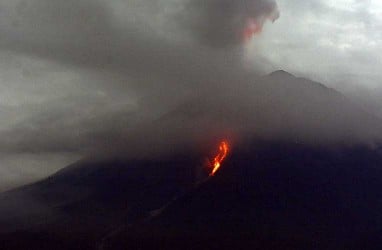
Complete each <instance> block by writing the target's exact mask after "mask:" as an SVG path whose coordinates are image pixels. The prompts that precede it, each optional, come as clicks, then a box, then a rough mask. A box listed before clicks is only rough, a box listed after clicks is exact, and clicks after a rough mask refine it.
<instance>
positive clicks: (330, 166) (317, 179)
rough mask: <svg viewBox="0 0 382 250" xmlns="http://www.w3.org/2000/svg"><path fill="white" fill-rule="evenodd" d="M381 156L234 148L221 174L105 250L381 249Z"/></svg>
mask: <svg viewBox="0 0 382 250" xmlns="http://www.w3.org/2000/svg"><path fill="white" fill-rule="evenodd" d="M381 166H382V157H381V154H380V153H379V152H378V151H375V150H370V149H368V148H365V147H349V148H346V149H345V148H341V149H338V148H337V149H335V148H330V149H328V148H322V147H321V148H318V147H307V146H304V145H299V144H294V145H293V144H284V143H274V144H273V143H266V144H256V145H250V146H248V145H247V146H246V147H242V148H240V149H236V150H235V151H234V152H233V153H232V155H231V156H230V157H229V158H228V159H227V161H226V162H225V163H224V165H223V166H222V168H221V170H220V171H219V172H218V173H217V174H216V176H215V177H213V178H211V179H210V180H209V181H208V182H206V183H204V184H202V185H201V186H199V187H198V188H197V189H195V190H194V191H193V192H190V193H189V194H187V195H185V196H183V197H182V198H180V199H178V200H177V201H175V202H174V203H173V204H171V205H170V206H169V207H168V208H167V209H166V210H165V211H164V212H163V213H162V214H160V215H159V216H158V217H155V218H153V219H152V220H151V221H148V222H144V223H138V224H136V225H134V226H132V227H131V228H129V229H126V230H125V231H124V232H120V233H119V234H117V235H115V236H114V237H112V238H110V239H108V242H107V243H106V244H105V245H106V246H107V247H105V249H110V250H111V249H113V250H117V249H153V248H156V249H375V248H376V247H378V246H381V244H382V238H381V236H380V235H381V234H380V232H381V229H382V228H381V225H382V216H380V211H381V209H382V168H381Z"/></svg>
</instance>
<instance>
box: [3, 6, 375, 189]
mask: <svg viewBox="0 0 382 250" xmlns="http://www.w3.org/2000/svg"><path fill="white" fill-rule="evenodd" d="M277 2H278V6H279V7H278V9H279V10H280V12H281V15H280V18H279V20H277V21H276V22H275V23H274V24H272V23H271V22H265V20H268V19H270V20H275V19H277V17H278V11H277V10H278V9H277V5H276V4H275V2H273V1H266V0H256V1H249V0H246V1H240V2H239V1H237V2H234V1H228V0H227V1H225V0H222V1H217V0H208V1H207V0H206V1H202V0H200V1H199V0H194V1H191V2H189V1H186V0H157V1H150V3H146V2H143V1H139V0H128V1H118V0H113V1H110V0H109V1H106V0H92V1H91V0H67V1H62V0H28V1H27V0H4V1H2V2H1V3H0V57H1V59H2V60H1V61H0V90H1V91H0V115H1V118H2V119H0V131H1V143H0V151H1V154H0V163H1V166H0V175H1V176H2V179H0V189H4V188H9V187H10V186H14V185H15V183H18V184H20V183H23V182H26V181H30V180H32V179H37V178H39V177H42V176H46V175H48V174H50V173H52V172H53V171H55V170H56V169H59V168H61V167H63V166H65V165H66V164H68V163H69V162H71V161H74V160H76V159H79V158H80V157H82V156H85V155H88V154H89V153H92V152H94V151H99V150H101V151H103V152H104V151H107V150H110V151H115V149H116V148H118V149H120V148H123V149H125V148H128V149H131V147H134V148H136V149H137V150H138V149H139V150H142V149H143V148H147V145H148V144H147V142H146V141H145V142H146V143H143V142H142V137H145V139H146V140H147V138H150V139H151V140H152V144H150V145H151V146H152V147H153V148H152V149H150V150H148V152H151V151H158V148H165V146H164V145H163V144H169V143H170V144H171V145H172V146H173V147H174V145H177V146H179V147H181V145H183V143H184V141H189V140H190V138H189V137H193V138H197V137H198V135H199V136H202V135H204V133H207V134H213V131H214V130H216V125H214V124H215V123H216V122H217V121H219V128H220V129H222V130H224V131H227V130H229V129H232V130H234V132H235V130H237V131H239V130H240V131H241V130H243V128H242V127H240V126H238V124H239V122H238V121H240V122H243V123H249V122H254V120H252V118H248V117H247V116H246V115H244V114H245V113H244V111H243V112H242V114H243V115H242V116H239V117H235V118H237V120H238V121H236V122H235V124H233V123H232V122H231V121H230V119H229V118H230V117H231V116H230V115H228V117H224V116H223V117H222V115H217V116H211V115H210V114H211V113H212V111H213V112H214V113H216V112H217V113H219V112H221V109H223V108H222V107H227V108H228V107H229V105H228V104H229V103H228V101H222V100H223V99H224V98H225V99H224V100H229V102H230V103H235V104H238V105H239V107H240V108H241V109H242V110H246V109H248V110H249V109H250V107H252V105H253V102H252V101H246V100H249V99H251V100H252V99H253V96H251V95H250V94H248V93H247V92H248V86H247V85H248V84H249V83H252V82H253V81H254V79H256V77H258V76H256V77H254V76H253V74H254V73H256V74H260V75H261V74H265V73H269V72H271V71H273V70H276V69H285V70H287V71H290V72H292V73H294V74H296V75H298V76H305V77H308V78H312V79H316V80H319V81H321V82H323V83H325V84H326V85H328V86H330V87H335V88H337V89H339V90H341V91H342V92H344V93H347V94H348V95H350V96H354V97H356V98H357V99H356V100H358V101H359V102H360V103H362V105H364V107H366V108H368V109H369V110H370V111H371V112H372V111H377V110H378V108H379V107H382V103H379V101H378V98H379V97H380V96H381V95H380V94H379V93H382V90H381V88H380V85H379V83H380V80H381V79H382V76H381V71H380V70H378V69H380V68H381V66H382V65H381V64H382V62H381V58H380V56H379V55H380V54H381V52H382V43H381V38H382V37H381V33H380V32H379V31H380V30H381V28H382V27H381V26H382V18H381V14H382V4H381V3H379V1H377V0H374V1H373V0H370V1H355V0H354V1H353V0H342V1H335V2H334V1H329V0H315V1H313V0H311V1H299V0H289V1H287V0H278V1H277ZM248 6H249V7H248ZM247 18H255V19H256V20H258V21H259V22H260V23H261V24H262V23H263V22H265V28H264V29H263V32H262V34H261V35H257V36H256V37H255V38H254V39H253V40H252V41H250V42H249V43H248V44H247V45H245V47H244V48H243V47H242V46H241V43H240V42H241V41H240V32H241V31H242V29H243V26H245V24H246V20H247ZM230 34H233V35H232V36H230ZM248 78H251V81H249V80H248ZM233 82H234V83H236V84H235V85H234V86H232V85H233V84H232V83H233ZM216 90H218V91H217V92H218V94H217V97H216V99H215V103H218V105H216V106H211V103H213V102H212V101H198V103H199V104H200V103H202V104H200V105H197V106H196V107H195V106H192V107H193V109H196V111H195V112H196V113H198V112H200V110H199V108H200V107H203V108H200V109H205V108H206V107H209V108H210V110H211V112H210V113H209V112H207V115H206V114H204V115H200V116H199V115H197V116H196V118H195V117H192V116H191V118H190V117H189V116H188V115H189V114H188V115H187V116H186V117H183V116H182V115H180V116H179V114H178V113H177V112H178V111H179V110H182V109H184V107H187V105H190V104H187V102H188V101H190V100H194V98H195V96H196V97H198V98H200V97H204V96H206V97H207V96H211V93H214V92H216ZM258 90H259V89H257V91H254V93H256V92H261V91H258ZM219 91H220V92H221V93H220V94H219ZM231 92H232V93H233V92H234V93H237V95H228V96H227V93H231ZM251 93H252V92H251ZM223 97H224V98H223ZM257 97H258V99H259V100H262V99H261V96H257ZM370 97H371V98H372V101H369V100H367V99H368V98H370ZM243 100H244V101H243ZM264 103H267V102H266V100H264ZM179 104H181V107H178V106H179ZM262 109H264V106H261V105H259V109H258V111H256V112H258V113H256V112H255V113H256V114H259V116H261V112H260V110H262ZM174 110H175V111H174ZM219 110H220V111H219ZM325 110H327V108H325ZM169 111H173V112H174V113H175V115H174V116H173V117H171V119H168V120H166V121H165V122H162V123H161V122H160V121H161V120H163V119H164V118H162V115H163V114H166V113H168V112H169ZM187 112H189V111H187ZM187 112H185V113H187ZM230 112H231V114H235V113H236V111H235V109H232V110H231V111H230ZM191 113H192V112H191ZM345 113H346V112H345ZM335 116H338V115H337V113H336V112H334V113H333V117H335ZM231 118H232V117H231ZM300 118H301V117H299V119H300ZM358 118H359V117H358ZM187 119H190V120H187ZM347 119H350V120H349V121H353V120H352V119H353V118H347ZM273 120H274V119H273ZM302 120H303V119H302ZM158 121H159V124H160V126H157V127H156V129H153V125H152V124H158ZM179 121H181V122H179ZM174 123H175V124H177V126H175V127H171V124H174ZM274 123H275V124H276V123H277V121H274ZM309 123H310V120H308V119H306V124H309ZM190 124H191V125H190ZM211 124H212V125H213V126H212V125H211ZM290 124H291V125H290V126H291V127H293V126H294V125H293V124H295V123H294V120H293V119H291V120H290ZM166 126H168V127H170V128H171V133H169V134H166V133H164V132H163V130H165V129H166ZM187 126H190V127H189V128H188V127H187ZM301 126H303V127H302V128H304V125H301ZM158 127H159V128H158ZM271 127H272V126H271ZM295 127H298V126H295ZM138 128H139V129H138ZM195 128H198V129H195ZM201 128H202V129H201ZM298 128H299V129H301V128H300V127H298ZM334 128H335V126H334V125H333V127H331V126H330V125H328V128H325V129H323V130H322V131H324V130H325V133H323V132H322V131H321V133H320V135H322V134H325V135H328V136H332V135H333V133H334V132H333V131H336V132H337V131H338V130H337V129H338V127H336V129H334ZM167 129H168V128H167ZM246 129H253V127H250V128H245V129H244V130H246ZM256 129H257V130H259V131H263V132H264V133H268V134H269V133H276V132H275V131H278V132H279V131H281V130H283V129H281V128H278V127H277V126H273V127H272V129H270V130H269V131H268V130H266V129H265V125H264V126H263V127H262V126H260V125H259V126H258V127H256ZM339 129H341V128H339ZM201 130H202V131H204V133H203V134H202V135H201V134H200V131H201ZM302 130H304V129H302ZM318 130H319V129H318ZM148 131H150V133H148ZM184 131H187V132H186V133H185V132H184ZM237 131H236V132H237ZM330 131H331V132H330ZM278 132H277V133H278ZM158 133H159V134H161V133H162V134H163V133H164V134H166V136H164V137H163V138H161V137H156V136H155V135H157V134H158ZM307 134H309V135H311V134H312V133H311V131H310V130H308V129H306V130H304V136H305V135H307ZM132 135H134V136H132ZM186 135H187V136H186ZM214 136H221V135H220V134H219V133H218V134H217V135H214ZM301 136H302V135H301ZM302 137H303V136H302ZM174 138H176V140H175V139H174ZM172 140H173V141H172ZM195 140H198V139H195ZM126 141H127V142H129V143H126ZM139 150H138V151H139ZM38 162H41V165H39V164H38ZM26 165H28V168H29V169H28V171H30V172H32V173H33V174H30V175H29V174H28V175H29V176H33V178H30V177H28V178H26V176H25V175H26V173H30V172H28V171H25V169H26V168H27V167H26Z"/></svg>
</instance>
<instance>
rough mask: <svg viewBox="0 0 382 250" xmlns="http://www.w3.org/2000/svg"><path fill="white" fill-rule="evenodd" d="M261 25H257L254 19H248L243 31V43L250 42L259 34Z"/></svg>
mask: <svg viewBox="0 0 382 250" xmlns="http://www.w3.org/2000/svg"><path fill="white" fill-rule="evenodd" d="M262 28H263V24H262V23H259V22H258V21H257V20H256V19H253V18H249V19H248V20H247V25H246V26H245V29H244V31H243V39H244V41H245V42H246V41H248V40H250V39H251V38H252V37H253V36H254V35H256V34H258V33H260V32H261V31H262Z"/></svg>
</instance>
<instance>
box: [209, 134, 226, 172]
mask: <svg viewBox="0 0 382 250" xmlns="http://www.w3.org/2000/svg"><path fill="white" fill-rule="evenodd" d="M228 151H229V145H228V142H227V141H222V142H220V144H219V153H218V154H217V155H216V156H215V158H214V161H213V169H212V172H211V173H210V176H214V175H215V173H216V172H217V171H218V170H219V168H220V166H221V164H222V162H223V160H224V159H225V158H226V157H227V154H228Z"/></svg>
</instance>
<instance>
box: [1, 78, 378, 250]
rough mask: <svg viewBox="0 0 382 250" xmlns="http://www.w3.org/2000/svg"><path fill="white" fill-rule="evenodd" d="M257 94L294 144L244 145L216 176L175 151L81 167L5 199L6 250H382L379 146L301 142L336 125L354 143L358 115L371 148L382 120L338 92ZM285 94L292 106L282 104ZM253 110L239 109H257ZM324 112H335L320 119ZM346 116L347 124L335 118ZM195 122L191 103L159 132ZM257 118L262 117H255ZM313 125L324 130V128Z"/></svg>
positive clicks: (269, 89)
mask: <svg viewBox="0 0 382 250" xmlns="http://www.w3.org/2000/svg"><path fill="white" fill-rule="evenodd" d="M257 84H258V85H261V86H266V88H265V87H264V88H260V90H261V91H263V92H264V93H263V94H264V95H266V96H268V97H269V96H271V98H268V99H267V100H268V102H269V103H262V102H259V105H260V106H261V105H265V106H267V107H271V108H272V110H273V111H275V112H276V111H277V112H278V113H280V114H282V115H283V117H282V119H283V121H284V124H282V125H284V126H289V127H290V128H291V132H292V134H294V135H295V136H294V137H293V138H297V139H294V140H291V139H290V138H288V137H282V136H280V137H277V139H275V138H269V137H263V138H259V137H250V138H246V139H245V140H243V141H242V142H241V143H240V144H238V145H232V147H231V145H230V151H229V154H227V155H226V154H224V157H218V158H219V159H220V160H222V159H224V161H221V162H220V163H221V164H220V166H219V167H220V168H219V170H218V171H216V172H215V173H214V174H213V176H212V175H211V176H210V177H208V176H209V174H210V173H209V172H207V173H202V174H200V171H199V170H200V169H203V168H204V166H205V158H206V157H207V158H209V156H208V155H205V154H200V152H192V153H190V152H176V153H174V154H170V155H167V156H165V157H162V158H158V159H155V160H153V159H150V160H147V159H139V160H131V159H130V160H128V159H126V158H124V157H110V158H103V159H94V158H89V159H84V160H82V161H79V162H77V163H75V164H73V165H70V166H68V167H66V168H64V169H62V170H61V171H59V172H57V173H56V174H54V175H53V176H51V177H49V178H47V179H44V180H41V181H39V182H37V183H34V184H31V185H27V186H24V187H20V188H17V189H15V190H12V191H9V192H6V193H2V194H0V248H1V249H10V250H12V249H89V250H91V249H109V250H117V249H374V248H376V247H377V248H378V246H381V245H382V237H381V236H380V235H381V231H382V227H381V225H382V216H381V215H380V211H382V168H381V166H382V152H381V150H380V147H379V146H378V144H375V143H373V144H372V145H371V144H365V143H353V144H348V143H342V144H341V143H340V144H334V143H332V144H324V143H317V144H313V143H310V141H309V140H307V142H302V140H300V138H303V136H304V133H300V132H299V130H298V129H299V128H300V126H302V125H303V126H304V128H307V130H317V129H318V130H324V131H328V130H325V129H326V128H327V127H330V125H328V124H331V123H332V122H333V121H334V122H335V123H336V124H343V125H344V129H343V131H338V133H343V134H344V135H349V134H351V135H354V136H355V137H357V136H358V133H359V124H348V123H347V121H348V119H347V118H348V117H349V116H350V115H356V116H357V117H359V118H360V119H361V120H362V121H363V124H362V125H363V128H365V126H366V127H367V128H368V131H369V134H368V136H369V137H370V138H371V137H373V136H375V135H378V134H379V133H380V131H381V124H382V122H381V121H380V120H379V118H377V117H374V116H373V115H370V114H368V113H367V112H364V111H363V110H362V109H361V108H359V107H357V106H356V105H355V104H354V103H352V102H351V101H348V100H347V99H346V98H345V97H344V96H342V95H341V94H340V93H338V92H336V91H335V90H333V89H330V88H327V87H325V86H324V85H322V84H320V83H317V82H313V81H309V80H307V79H303V78H297V77H295V76H293V75H291V74H289V73H287V72H284V71H277V72H274V73H272V74H270V75H268V76H265V77H263V78H262V79H260V80H259V81H258V82H257ZM248 94H251V93H248ZM280 95H288V97H289V99H287V100H286V101H276V100H280V98H279V97H280ZM272 100H274V102H272ZM283 100H285V99H283ZM198 101H199V100H198ZM270 103H271V105H270ZM301 103H305V105H304V106H303V107H301V105H300V104H301ZM246 105H247V103H243V105H242V106H241V107H239V108H241V109H248V108H251V107H249V106H246ZM248 105H249V104H248ZM323 105H324V106H327V107H332V108H327V109H326V108H325V109H322V108H320V107H322V106H323ZM285 106H287V110H288V112H286V111H285V110H286V109H285ZM338 107H340V109H339V110H342V111H343V112H342V113H338V112H337V111H336V110H337V109H336V108H338ZM216 108H220V107H216ZM236 108H237V107H236ZM307 111H309V112H307ZM188 112H191V113H192V116H193V117H195V116H202V115H203V111H202V110H199V109H198V108H197V107H195V106H193V104H192V103H191V104H190V103H187V104H185V105H184V106H182V107H180V108H179V109H177V110H175V111H173V112H172V115H170V116H166V115H165V116H164V117H163V119H162V120H160V121H159V122H160V123H161V124H162V126H163V128H165V127H166V124H167V123H170V122H172V120H171V119H174V117H176V115H177V114H182V115H183V116H184V114H187V113H188ZM227 112H230V110H228V111H227ZM234 112H235V109H234V108H232V112H231V113H234ZM256 112H257V111H256V108H254V111H253V114H254V116H256ZM299 112H304V113H307V114H309V115H307V117H305V118H306V119H305V123H304V124H302V125H301V124H295V123H294V121H295V120H294V119H291V117H294V116H299ZM325 112H326V113H325ZM174 114H175V115H174ZM314 114H319V117H321V118H323V119H324V122H320V123H317V122H316V121H317V116H315V115H314ZM167 117H171V119H168V118H167ZM221 119H223V120H224V119H226V118H225V117H222V118H221ZM257 119H258V121H260V122H261V121H262V122H263V123H262V124H260V125H259V126H258V127H257V128H258V129H259V130H266V126H265V125H267V124H271V123H275V122H279V121H274V120H272V119H273V117H272V118H269V117H264V116H263V117H257ZM238 120H239V122H250V121H252V120H247V118H243V117H238ZM236 122H237V121H236ZM345 125H346V126H345ZM271 132H273V133H274V132H275V131H271ZM276 132H277V130H276ZM328 134H330V133H329V132H328ZM324 135H325V136H326V134H324ZM221 139H223V138H221ZM219 155H220V154H218V156H219ZM212 159H213V158H212ZM209 170H211V169H209ZM201 180H202V181H201Z"/></svg>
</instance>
